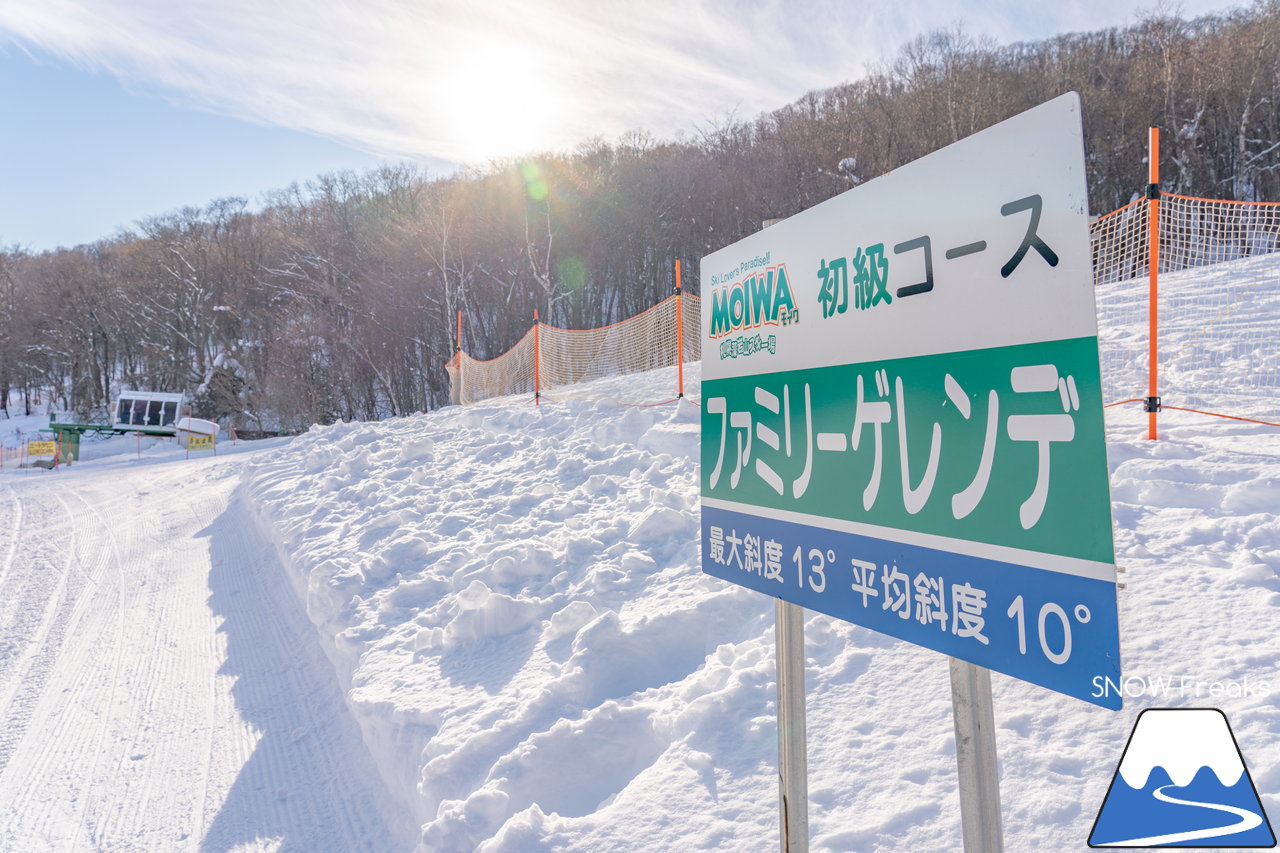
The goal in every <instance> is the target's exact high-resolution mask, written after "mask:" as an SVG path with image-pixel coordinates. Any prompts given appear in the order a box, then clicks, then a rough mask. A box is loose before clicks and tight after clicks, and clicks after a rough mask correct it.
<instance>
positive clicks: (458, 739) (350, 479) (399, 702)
mask: <svg viewBox="0 0 1280 853" xmlns="http://www.w3.org/2000/svg"><path fill="white" fill-rule="evenodd" d="M1218 272H1219V273H1220V272H1222V271H1221V270H1219V271H1218ZM1188 282H1190V283H1188ZM1165 286H1166V288H1168V289H1172V290H1175V291H1176V289H1177V288H1178V287H1180V286H1181V287H1191V286H1198V285H1197V284H1196V283H1195V281H1194V280H1192V279H1190V278H1183V279H1182V280H1181V282H1180V281H1179V279H1178V278H1176V277H1169V279H1167V280H1166V285H1165ZM1269 287H1270V288H1271V289H1272V290H1274V291H1275V292H1280V284H1276V283H1275V278H1274V277H1273V280H1272V284H1270V285H1269ZM1271 295H1272V296H1274V293H1272V294H1271ZM1110 297H1111V294H1110V293H1105V292H1104V293H1103V294H1102V295H1101V298H1100V303H1101V304H1100V315H1101V317H1102V324H1103V327H1104V330H1106V336H1109V337H1111V338H1114V339H1117V340H1127V339H1129V338H1131V337H1137V336H1140V335H1141V334H1142V331H1141V329H1139V328H1138V327H1137V322H1138V321H1141V320H1142V318H1141V317H1137V318H1134V319H1132V320H1130V319H1126V317H1125V315H1124V314H1123V313H1122V312H1120V311H1119V310H1118V309H1113V308H1112V307H1110V306H1111V305H1112V300H1111V298H1110ZM1258 304H1259V305H1265V304H1266V303H1262V302H1259V303H1258ZM1247 310H1248V306H1245V308H1244V312H1243V313H1241V314H1240V315H1239V316H1240V322H1242V323H1243V322H1246V321H1247V322H1250V323H1257V322H1264V321H1265V318H1262V317H1259V316H1246V315H1247ZM1258 310H1262V309H1261V308H1259V309H1258ZM1125 323H1132V324H1133V328H1131V329H1127V328H1125V327H1124V325H1123V324H1125ZM1197 333H1198V334H1203V330H1200V331H1199V332H1197ZM1214 334H1218V335H1230V334H1231V325H1230V323H1229V322H1225V321H1222V320H1219V321H1218V323H1217V325H1216V326H1215V329H1214ZM687 373H688V374H690V375H689V376H688V377H687V378H688V379H689V380H690V381H691V382H692V383H693V388H694V389H695V390H694V396H695V397H696V396H697V392H696V387H697V386H696V382H697V370H696V367H693V366H691V369H689V370H688V371H687ZM1247 373H1248V371H1247V370H1243V371H1242V370H1238V369H1237V370H1235V371H1234V372H1233V373H1232V374H1231V375H1226V376H1222V377H1220V380H1221V381H1222V382H1224V383H1226V384H1228V385H1231V384H1232V383H1236V384H1238V385H1239V386H1240V388H1239V389H1238V390H1239V391H1240V393H1241V394H1244V395H1248V394H1257V393H1259V392H1258V391H1256V389H1252V388H1250V387H1246V386H1247V385H1248V383H1247ZM674 385H675V375H674V370H664V371H656V372H654V373H651V374H644V375H641V376H631V377H623V378H619V379H614V380H605V381H601V382H597V383H594V384H593V385H592V386H590V387H584V388H580V389H576V391H575V394H576V395H577V397H576V398H570V399H564V400H561V401H559V402H555V403H549V404H544V405H543V406H540V407H534V406H531V405H528V404H527V401H519V400H510V399H508V400H497V401H493V402H490V403H485V404H480V405H476V406H472V407H468V408H456V407H455V408H449V409H445V410H441V411H438V412H435V413H432V414H429V415H421V416H416V417H410V418H403V419H399V420H394V421H389V422H386V423H378V424H337V425H334V426H329V427H320V428H315V429H313V430H312V431H311V432H309V433H308V434H306V435H305V436H303V437H301V438H299V439H296V440H295V441H293V442H292V443H291V444H290V445H288V446H287V447H283V448H281V449H279V450H276V451H273V452H271V453H269V454H265V455H264V456H263V457H261V458H260V461H259V463H258V464H257V467H256V469H255V471H254V472H253V473H252V475H251V476H249V477H247V478H246V480H245V484H244V493H243V496H244V498H245V499H246V503H247V504H248V505H250V506H252V507H253V512H254V514H255V516H256V518H257V520H258V522H259V525H260V529H261V531H262V532H263V534H264V535H265V536H267V537H270V538H272V539H273V540H274V541H275V543H276V546H277V550H278V553H279V554H280V556H281V560H282V562H283V563H284V564H285V566H286V570H287V572H288V573H289V577H290V578H291V579H292V582H293V584H294V586H295V588H296V589H297V590H298V592H299V594H300V595H301V596H302V598H303V600H304V601H305V606H306V611H307V613H308V614H309V616H310V617H311V620H312V621H313V622H314V623H315V624H316V626H317V628H318V630H319V634H320V639H321V642H322V644H323V646H324V647H325V650H326V651H327V653H328V654H329V657H330V659H331V660H332V661H333V663H334V665H335V667H336V670H337V672H338V676H339V680H340V682H341V683H342V685H343V686H344V687H345V688H347V689H348V692H347V700H348V704H349V706H350V708H351V710H352V712H353V713H354V716H355V718H356V720H357V722H358V723H359V726H360V729H361V732H362V733H363V737H364V740H365V743H366V744H367V745H368V747H369V749H370V752H371V753H372V755H373V757H374V761H375V763H376V764H377V766H378V767H379V769H380V771H381V773H382V775H383V778H384V780H385V782H386V785H387V787H388V789H389V790H390V791H391V792H392V793H393V795H394V796H396V797H397V798H398V800H399V803H400V804H401V806H402V807H403V808H404V809H407V810H408V811H409V812H410V813H411V814H412V815H413V820H414V822H416V823H417V824H420V825H421V826H422V833H421V839H420V842H419V850H421V851H432V853H463V851H473V850H475V851H481V853H517V852H518V853H536V851H552V850H555V851H601V850H626V851H654V853H658V851H662V853H667V851H672V850H682V851H683V850H690V851H692V850H698V851H703V850H706V851H710V850H715V851H726V853H730V851H732V853H737V852H738V851H748V850H766V849H771V848H773V847H774V845H776V843H777V841H776V839H777V802H776V781H775V767H776V740H775V723H774V719H775V716H774V713H775V712H774V698H775V693H774V690H775V688H774V684H773V678H774V670H773V616H772V601H771V600H768V599H765V598H763V597H761V596H759V595H756V594H754V593H750V592H747V591H745V590H742V589H740V588H737V587H734V586H731V585H729V584H726V583H723V582H721V581H718V580H715V579H711V578H708V577H705V576H703V575H702V574H701V572H700V571H699V559H698V524H699V522H698V478H697V474H698V472H697V462H696V450H697V442H698V435H697V429H698V413H697V409H696V407H695V406H694V405H692V404H691V403H688V402H681V403H678V404H668V405H665V406H658V407H652V408H632V407H626V406H622V405H619V404H616V403H613V402H609V401H608V400H605V399H599V398H602V397H608V396H609V395H610V394H611V393H620V389H622V388H624V387H625V388H626V396H627V397H628V398H629V399H635V398H636V397H637V395H638V394H639V393H644V394H647V396H648V397H649V398H651V399H653V400H661V399H666V398H668V397H670V396H671V390H672V388H673V387H674ZM592 398H595V399H592ZM1108 418H1109V427H1108V429H1109V448H1108V453H1109V458H1110V465H1111V470H1112V494H1113V500H1114V516H1115V530H1116V542H1117V555H1118V562H1119V565H1120V568H1121V571H1122V574H1121V576H1120V578H1121V581H1122V583H1123V585H1124V588H1123V589H1122V590H1121V591H1120V618H1121V641H1122V653H1123V655H1124V661H1123V665H1124V672H1125V674H1126V675H1127V676H1130V677H1131V678H1133V679H1136V680H1130V681H1128V682H1126V686H1127V688H1128V692H1129V698H1127V699H1126V709H1125V710H1124V711H1122V712H1118V713H1117V712H1111V711H1106V710H1102V709H1099V708H1096V707H1093V706H1090V705H1086V704H1084V703H1082V702H1079V701H1075V700H1070V699H1066V698H1064V697H1062V696H1060V695H1058V694H1055V693H1051V692H1049V691H1046V690H1043V689H1040V688H1036V687H1032V686H1029V685H1026V684H1023V683H1020V682H1016V681H1013V680H1011V679H1009V678H1006V677H1004V676H1000V675H995V676H994V677H993V682H994V692H995V708H996V721H997V726H998V740H999V751H1000V761H1001V775H1002V796H1003V807H1004V819H1005V833H1006V847H1007V849H1010V850H1054V851H1058V850H1083V849H1086V848H1085V839H1086V838H1087V837H1088V834H1089V830H1090V827H1091V825H1092V822H1093V819H1094V816H1095V815H1096V813H1097V809H1098V807H1099V805H1100V804H1101V801H1102V798H1103V795H1104V793H1105V791H1106V788H1107V785H1108V783H1109V781H1110V779H1111V774H1112V772H1113V771H1114V769H1115V767H1116V763H1117V762H1118V760H1119V757H1120V754H1121V751H1122V749H1123V747H1124V743H1125V739H1126V738H1127V735H1128V733H1129V731H1130V729H1131V727H1132V724H1133V721H1134V718H1135V717H1136V715H1137V713H1138V712H1139V711H1140V710H1142V709H1143V708H1146V707H1169V706H1196V707H1220V708H1222V709H1223V710H1224V711H1226V713H1227V715H1228V716H1229V718H1230V720H1231V722H1232V724H1233V726H1234V729H1235V732H1236V736H1237V738H1238V739H1239V740H1240V742H1241V745H1242V747H1243V749H1244V750H1245V757H1246V760H1247V762H1248V763H1249V765H1250V767H1251V769H1252V771H1253V774H1254V780H1255V782H1256V783H1257V786H1258V789H1259V791H1260V792H1261V793H1262V794H1263V801H1264V804H1265V805H1266V806H1267V808H1268V809H1269V810H1271V811H1272V812H1275V810H1276V805H1277V802H1278V800H1277V797H1276V792H1278V791H1280V740H1278V739H1277V737H1276V735H1277V733H1280V702H1278V700H1277V697H1278V696H1280V673H1278V672H1277V663H1280V632H1278V631H1277V628H1278V627H1280V623H1278V622H1277V619H1276V613H1277V609H1276V608H1277V606H1278V605H1280V518H1278V517H1277V513H1278V512H1280V430H1277V429H1275V428H1270V427H1262V426H1257V425H1250V424H1245V423H1241V422H1232V421H1223V420H1218V419H1209V418H1204V417H1203V416H1199V415H1191V414H1182V413H1167V414H1166V415H1164V416H1163V419H1162V424H1163V440H1161V441H1158V442H1150V441H1146V440H1145V438H1144V437H1143V436H1144V430H1145V415H1143V414H1142V413H1141V411H1140V410H1138V409H1137V408H1136V407H1132V406H1131V407H1127V408H1121V409H1111V410H1109V413H1108ZM806 641H807V655H808V659H809V665H808V671H807V678H808V715H809V718H808V723H809V777H810V778H809V790H810V812H809V813H810V825H811V829H812V838H813V842H812V847H813V849H814V850H815V851H866V850H883V851H892V850H901V851H915V850H921V849H927V850H951V849H958V848H959V845H960V824H959V813H958V798H957V793H956V778H955V749H954V738H953V734H952V721H951V708H950V702H949V687H948V678H947V667H946V661H945V660H944V659H943V658H942V657H941V656H939V655H937V654H935V653H932V652H928V651H924V650H921V649H918V648H915V647H912V646H909V645H906V644H904V643H901V642H898V641H895V640H891V639H888V638H886V637H883V636H880V635H878V634H875V633H872V632H870V631H867V630H865V629H862V628H858V627H855V626H852V625H849V624H845V623H841V622H837V621H834V620H832V619H829V618H827V617H825V616H812V617H811V618H809V620H808V622H807V626H806ZM1152 679H1169V680H1167V681H1159V682H1153V681H1151V680H1152ZM1215 683H1216V684H1217V686H1216V687H1215V686H1214V684H1215ZM1161 685H1163V686H1161ZM1219 691H1222V692H1223V693H1225V695H1218V693H1219Z"/></svg>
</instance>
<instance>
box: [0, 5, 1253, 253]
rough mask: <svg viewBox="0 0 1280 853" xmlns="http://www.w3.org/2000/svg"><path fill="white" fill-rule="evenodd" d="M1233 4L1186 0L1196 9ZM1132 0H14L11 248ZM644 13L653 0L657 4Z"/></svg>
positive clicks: (526, 147)
mask: <svg viewBox="0 0 1280 853" xmlns="http://www.w3.org/2000/svg"><path fill="white" fill-rule="evenodd" d="M1236 5H1238V4H1237V3H1232V2H1222V0H1186V2H1183V3H1182V4H1181V5H1180V6H1166V7H1165V8H1166V9H1169V10H1174V11H1176V10H1178V9H1181V12H1182V14H1183V15H1184V16H1187V17H1191V16H1195V15H1198V14H1203V13H1205V12H1209V11H1218V10H1222V9H1227V8H1231V7H1233V6H1236ZM1150 8H1151V7H1150V6H1149V4H1144V3H1140V2H1136V0H1075V1H1074V2H1065V3H1058V4H1052V5H1050V4H1041V3H1034V2H1026V0H1020V2H1015V0H860V2H856V3H854V2H837V0H647V2H646V3H643V4H631V3H625V4H624V3H621V2H613V0H485V2H483V3H480V2H471V3H464V2H461V0H452V2H450V0H348V2H343V0H184V2H181V3H174V2H172V0H40V2H33V0H0V246H8V245H13V244H15V243H16V244H20V245H23V246H26V247H28V248H30V249H33V250H43V249H49V248H53V247H55V246H59V245H63V246H72V245H77V244H80V243H88V242H92V241H94V240H97V239H99V238H102V237H109V236H111V235H112V234H114V233H116V232H117V231H119V230H120V229H129V228H133V227H134V223H136V222H137V221H138V220H140V219H144V218H146V217H148V216H152V215H156V214H161V213H164V212H166V211H169V210H173V209H175V208H179V207H182V206H185V205H197V206H199V205H204V204H206V203H208V202H209V201H211V200H213V199H215V198H219V197H223V196H230V195H240V196H245V197H247V198H249V199H250V201H251V202H253V203H254V204H257V203H259V202H260V201H261V198H262V194H263V193H264V192H266V191H269V190H271V189H279V188H283V187H285V186H287V185H288V184H290V183H291V182H294V181H300V182H301V181H305V180H307V179H309V178H311V177H314V176H315V175H317V174H319V173H321V172H326V171H332V170H338V169H357V170H364V169H367V168H371V167H374V166H376V165H378V164H379V163H383V162H396V161H400V160H412V161H414V162H417V163H419V164H421V165H423V166H425V167H426V168H427V169H428V170H429V171H432V172H435V173H445V172H447V171H449V170H450V169H452V168H454V165H455V164H458V163H474V164H484V163H486V162H488V161H489V160H490V159H492V158H495V157H503V156H511V155H516V154H520V153H527V152H531V151H538V150H546V149H548V148H551V149H564V148H571V147H573V146H574V145H576V144H577V143H579V142H581V141H583V140H585V139H587V138H590V137H592V136H603V137H606V138H616V137H617V136H618V135H620V134H622V133H624V132H626V131H628V130H634V129H643V130H647V131H649V132H652V133H654V134H656V135H658V136H672V135H675V134H677V133H682V132H683V133H695V132H697V129H698V127H699V126H706V125H707V124H709V123H713V122H715V121H717V120H721V119H723V118H725V117H726V116H729V115H738V116H742V117H750V116H753V115H755V114H757V113H759V112H760V111H762V110H767V109H772V108H775V107H778V106H781V105H783V104H785V103H787V102H788V101H790V100H793V99H794V98H796V97H798V96H800V95H802V94H803V93H804V92H805V91H808V90H809V89H813V88H819V87H823V86H828V85H833V84H835V83H838V82H841V81H843V80H848V79H853V78H856V77H859V76H862V75H863V74H864V73H866V69H867V68H868V67H870V66H871V65H873V64H874V63H876V62H878V61H882V60H884V59H889V58H892V57H893V56H894V55H895V54H896V53H897V51H898V48H899V47H900V46H901V45H902V44H903V43H904V42H905V41H907V40H909V39H910V38H913V37H915V36H917V35H920V34H922V33H925V32H927V31H929V30H931V29H935V28H938V27H945V26H949V25H952V24H956V23H961V22H962V25H963V27H964V29H965V32H966V33H968V34H969V35H971V36H975V37H979V36H987V37H991V38H993V39H995V40H997V41H999V42H1010V41H1019V40H1030V39H1038V38H1044V37H1047V36H1049V35H1052V34H1054V33H1058V32H1067V31H1079V30H1089V29H1095V28H1099V27H1103V26H1113V25H1125V24H1129V23H1132V22H1133V21H1134V20H1136V18H1137V16H1138V14H1139V13H1140V12H1142V11H1144V10H1148V9H1150ZM641 10H643V15H641V14H639V12H640V11H641Z"/></svg>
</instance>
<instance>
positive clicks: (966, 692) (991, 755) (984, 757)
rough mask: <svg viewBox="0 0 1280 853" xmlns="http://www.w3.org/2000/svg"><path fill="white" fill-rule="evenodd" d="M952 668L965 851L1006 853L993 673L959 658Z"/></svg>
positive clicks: (952, 707) (961, 821)
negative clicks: (997, 751) (993, 704)
mask: <svg viewBox="0 0 1280 853" xmlns="http://www.w3.org/2000/svg"><path fill="white" fill-rule="evenodd" d="M949 663H950V666H951V713H952V717H953V718H954V723H955V727H956V769H957V770H958V771H959V776H960V826H961V829H962V830H963V832H964V850H965V853H1003V851H1004V830H1003V827H1002V823H1001V820H1000V776H999V773H998V772H997V768H996V719H995V710H994V708H993V707H992V704H991V671H990V670H987V669H983V668H982V667H980V666H974V665H973V664H971V663H967V662H965V661H962V660H956V659H955V658H950V659H949Z"/></svg>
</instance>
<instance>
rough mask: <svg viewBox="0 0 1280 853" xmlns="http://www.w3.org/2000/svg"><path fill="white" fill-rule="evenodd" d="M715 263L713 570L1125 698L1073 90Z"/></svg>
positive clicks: (1045, 679)
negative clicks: (1112, 686) (1104, 686)
mask: <svg viewBox="0 0 1280 853" xmlns="http://www.w3.org/2000/svg"><path fill="white" fill-rule="evenodd" d="M701 274H702V289H703V312H702V382H703V385H702V396H703V407H702V426H701V451H700V452H701V494H702V565H703V570H704V571H705V572H707V573H709V574H712V575H715V576H716V577H719V578H723V579H725V580H728V581H731V582H733V583H737V584H741V585H743V586H746V587H750V588H751V589H755V590H757V591H760V592H763V593H767V594H769V595H771V596H775V597H777V598H781V599H784V600H787V601H790V602H793V603H795V604H799V605H801V606H804V607H808V608H811V609H813V610H818V611H820V612H823V613H826V614H829V615H831V616H835V617H837V618H840V619H844V620H847V621H850V622H853V623H856V624H859V625H863V626H866V627H868V628H871V629H874V630H876V631H880V632H882V633H885V634H889V635H891V636H894V637H898V638H900V639H903V640H907V641H909V642H912V643H916V644H918V645H921V646H925V647H926V648H930V649H933V650H935V651H939V652H943V653H945V654H948V655H952V656H954V657H957V658H960V659H963V660H966V661H969V662H972V663H975V664H978V665H980V666H984V667H988V668H990V669H993V670H996V671H999V672H1004V673H1007V674H1009V675H1012V676H1014V677H1017V678H1020V679H1023V680H1026V681H1030V682H1034V683H1036V684H1040V685H1043V686H1045V687H1048V688H1050V689H1052V690H1057V691H1060V692H1062V693H1065V694H1068V695H1071V696H1075V697H1077V698H1080V699H1084V700H1085V701H1088V702H1092V703H1095V704H1099V705H1103V706H1105V707H1109V708H1119V707H1120V704H1121V701H1122V700H1121V697H1120V696H1119V695H1118V694H1116V693H1112V692H1109V691H1099V690H1097V687H1096V685H1097V684H1099V683H1106V681H1105V679H1107V678H1111V679H1115V680H1118V679H1119V677H1120V664H1119V631H1118V626H1117V622H1116V581H1115V578H1116V576H1115V557H1114V547H1113V542H1112V533H1111V504H1110V494H1109V486H1108V479H1107V464H1106V445H1105V439H1104V433H1103V410H1102V387H1101V378H1100V373H1099V361H1098V330H1097V318H1096V314H1095V309H1094V295H1093V275H1092V264H1091V256H1090V245H1089V227H1088V219H1087V214H1086V194H1085V172H1084V145H1083V134H1082V129H1081V121H1080V101H1079V97H1078V95H1076V94H1075V93H1070V94H1067V95H1063V96H1062V97H1060V98H1057V99H1055V100H1053V101H1050V102H1048V103H1046V104H1043V105H1041V106H1039V107H1037V108H1035V109H1032V110H1030V111H1028V112H1026V113H1023V114H1022V115H1019V116H1016V117H1014V118H1012V119H1009V120H1008V121H1006V122H1003V123H1001V124H998V125H995V126H994V127H991V128H989V129H987V130H985V131H982V132H980V133H978V134H975V135H974V136H971V137H968V138H966V139H963V140H961V141H960V142H957V143H955V144H954V145H951V146H949V147H947V148H944V149H942V150H940V151H937V152H935V153H934V154H931V155H929V156H928V157H925V158H923V159H921V160H918V161H916V162H914V163H911V164H909V165H907V166H904V167H903V168H901V169H898V170H896V171H894V172H892V173H890V174H889V175H886V176H884V177H881V178H878V179H876V180H874V181H871V182H869V183H867V184H865V185H863V186H860V187H857V188H855V189H853V190H850V191H848V192H846V193H844V194H842V195H839V196H836V197H835V198H832V199H830V200H828V201H826V202H824V203H822V204H819V205H817V206H815V207H813V208H811V209H809V210H806V211H804V212H803V213H800V214H797V215H796V216H793V217H791V218H789V219H786V220H784V221H782V222H780V223H778V224H776V225H774V226H773V227H771V228H767V229H764V230H763V231H760V232H759V233H757V234H754V235H752V236H750V237H748V238H746V239H744V240H741V241H739V242H737V243H735V244H733V245H731V246H729V247H727V248H725V249H722V250H720V251H718V252H715V253H714V254H711V255H708V256H707V257H705V258H703V260H702V267H701Z"/></svg>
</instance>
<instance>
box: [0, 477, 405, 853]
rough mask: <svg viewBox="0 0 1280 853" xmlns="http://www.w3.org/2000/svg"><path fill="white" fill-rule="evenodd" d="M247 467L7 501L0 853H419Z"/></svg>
mask: <svg viewBox="0 0 1280 853" xmlns="http://www.w3.org/2000/svg"><path fill="white" fill-rule="evenodd" d="M244 458H245V457H244V456H232V457H230V458H225V457H224V458H220V459H212V458H210V459H208V460H202V461H195V460H193V461H192V462H188V463H186V464H181V463H179V464H173V462H171V461H163V462H153V463H151V464H148V463H147V462H145V461H144V462H136V461H134V460H129V462H128V463H127V464H126V462H125V461H124V460H125V459H127V457H121V458H120V461H119V462H118V463H116V464H112V465H111V467H112V469H113V470H111V471H110V472H106V471H103V470H102V469H101V468H100V467H98V466H85V467H84V468H80V467H75V468H72V469H70V470H65V471H60V472H58V473H57V474H56V475H50V474H47V473H44V472H32V473H30V474H28V475H19V476H14V475H12V474H10V475H9V476H5V477H4V478H2V479H0V850H4V851H46V850H47V851H90V850H91V851H131V853H136V851H165V853H169V851H179V850H190V851H229V850H236V851H257V850H263V851H266V850H270V851H284V850H291V851H343V853H346V851H359V850H368V851H385V850H390V849H404V848H405V847H406V845H405V844H404V843H403V842H402V841H401V840H399V839H397V838H395V837H394V836H393V835H392V834H391V833H389V831H388V829H387V825H386V821H385V819H384V817H383V816H382V814H381V813H380V811H379V809H380V807H381V806H380V804H381V803H384V802H385V801H386V799H387V798H386V792H385V787H384V786H383V785H382V783H381V781H380V780H379V777H378V775H377V773H376V771H375V769H374V768H373V766H372V763H371V761H370V759H369V757H368V752H367V751H366V750H365V748H364V747H363V744H362V743H361V740H360V734H359V731H358V729H357V728H356V725H355V723H354V721H353V720H352V718H351V716H350V714H349V712H348V711H347V710H346V705H345V702H344V701H343V697H342V693H341V691H340V690H339V688H338V686H337V683H336V681H335V679H334V675H333V669H332V667H331V665H330V664H329V663H328V661H327V660H325V659H324V656H323V654H322V653H321V652H320V651H319V647H318V646H317V645H316V642H315V630H314V628H312V626H311V625H310V623H309V622H308V621H307V619H306V617H305V615H304V614H303V613H302V611H301V608H300V605H299V603H298V599H297V596H296V595H295V594H294V592H293V591H292V590H291V589H289V588H288V587H287V585H286V584H287V581H286V580H285V576H284V574H283V573H282V572H281V570H280V567H279V566H278V565H277V564H276V563H275V562H274V560H275V557H274V552H273V551H272V550H271V549H270V548H269V547H267V546H265V545H264V543H263V542H262V540H261V539H260V538H259V537H258V536H257V535H256V534H255V533H254V529H255V528H254V527H253V526H252V524H251V523H249V522H248V519H247V517H246V516H245V514H244V512H243V511H242V509H241V508H240V505H239V503H238V502H237V501H236V500H235V499H234V491H233V490H234V487H235V485H236V483H237V482H238V480H239V477H238V476H237V474H238V472H233V471H230V470H228V468H238V467H239V466H241V465H242V464H243V460H244ZM104 474H108V476H103V475H104Z"/></svg>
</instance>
